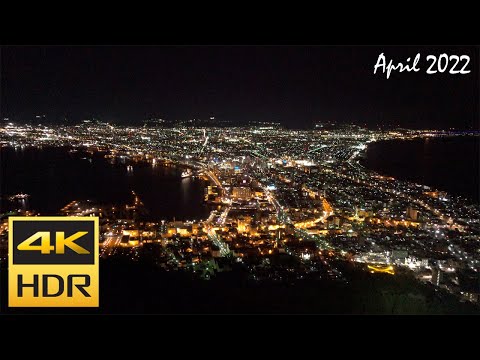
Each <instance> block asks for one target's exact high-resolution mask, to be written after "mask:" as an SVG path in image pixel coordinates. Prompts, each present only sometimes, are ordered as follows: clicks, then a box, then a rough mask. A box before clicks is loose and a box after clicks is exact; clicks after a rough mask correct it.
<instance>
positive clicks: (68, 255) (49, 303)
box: [8, 216, 99, 307]
mask: <svg viewBox="0 0 480 360" xmlns="http://www.w3.org/2000/svg"><path fill="white" fill-rule="evenodd" d="M8 228H9V234H8V236H9V237H8V253H9V257H8V283H9V287H8V305H9V306H10V307H98V306H99V275H98V246H99V245H98V242H99V225H98V218H97V217H64V216H52V217H50V216H47V217H10V218H9V221H8Z"/></svg>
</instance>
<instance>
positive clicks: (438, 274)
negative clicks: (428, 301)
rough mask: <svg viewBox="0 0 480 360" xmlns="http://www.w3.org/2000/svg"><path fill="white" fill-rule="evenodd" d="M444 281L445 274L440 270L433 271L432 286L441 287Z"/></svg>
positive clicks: (434, 269)
mask: <svg viewBox="0 0 480 360" xmlns="http://www.w3.org/2000/svg"><path fill="white" fill-rule="evenodd" d="M442 280H443V272H442V270H440V269H439V268H433V269H432V284H433V285H435V286H440V284H441V283H442Z"/></svg>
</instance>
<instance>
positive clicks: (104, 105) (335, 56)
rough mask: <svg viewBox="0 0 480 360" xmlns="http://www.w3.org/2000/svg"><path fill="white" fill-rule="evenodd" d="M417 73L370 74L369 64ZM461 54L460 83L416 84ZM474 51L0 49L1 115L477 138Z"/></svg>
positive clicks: (449, 79)
mask: <svg viewBox="0 0 480 360" xmlns="http://www.w3.org/2000/svg"><path fill="white" fill-rule="evenodd" d="M381 52H384V53H385V55H386V56H387V60H389V59H393V60H395V61H396V62H399V61H402V62H405V60H406V58H407V57H409V56H410V57H412V58H413V57H414V56H415V55H416V53H417V52H420V53H421V55H422V59H421V62H420V68H421V71H420V72H418V73H406V72H404V73H401V74H400V73H396V72H395V73H393V74H392V75H391V77H390V79H388V80H387V79H386V78H385V75H383V74H378V73H377V75H374V74H373V67H374V65H375V63H376V61H377V57H378V55H379V54H380V53H381ZM444 52H445V53H447V54H449V55H451V54H456V55H462V54H466V55H469V56H470V57H471V62H470V64H469V69H470V70H472V71H471V73H470V74H468V75H451V74H448V73H444V74H438V73H437V74H435V75H427V74H426V73H425V71H426V69H427V62H426V59H425V58H426V56H427V55H428V54H434V55H437V56H438V55H439V54H441V53H444ZM478 61H479V56H478V48H474V47H450V48H447V47H417V46H415V47H390V46H374V47H373V46H365V47H350V46H341V47H320V46H310V47H306V46H268V47H267V46H256V47H251V46H230V47H226V46H214V47H211V46H190V47H172V46H169V47H162V46H149V47H145V46H141V47H140V46H116V47H104V46H95V47H84V46H55V47H52V46H50V47H39V46H35V47H11V46H8V47H2V49H1V81H2V89H1V90H2V91H1V112H2V117H5V116H8V117H11V118H13V119H14V120H19V121H21V120H30V119H31V118H33V117H34V115H36V114H47V117H48V118H49V120H54V119H57V120H58V119H63V117H64V116H67V117H68V118H69V119H71V120H82V119H85V118H91V117H92V116H95V117H97V118H100V119H101V120H105V121H113V122H117V123H120V122H122V123H140V122H141V121H142V120H144V119H145V118H148V117H151V116H155V117H161V118H165V119H170V120H174V119H190V118H193V117H197V118H207V117H209V116H211V115H215V116H216V117H217V119H221V120H229V121H232V122H237V123H238V122H243V121H248V120H253V121H280V122H282V123H283V124H285V125H287V126H291V127H303V126H307V125H309V124H311V123H312V122H315V121H333V122H356V123H365V124H368V125H375V124H380V123H388V124H398V125H400V126H405V127H411V128H426V127H436V128H449V127H455V128H474V129H478V128H479V72H478V70H479V66H478Z"/></svg>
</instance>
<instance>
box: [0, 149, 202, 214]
mask: <svg viewBox="0 0 480 360" xmlns="http://www.w3.org/2000/svg"><path fill="white" fill-rule="evenodd" d="M0 151H1V153H0V161H1V164H0V165H1V166H0V176H1V177H2V180H1V189H0V190H1V193H2V195H4V196H6V195H14V194H18V193H27V194H30V197H29V199H28V206H29V208H30V209H32V210H36V211H38V212H40V213H41V214H42V215H49V214H55V213H57V212H58V211H59V210H60V209H61V208H62V207H63V206H65V205H66V204H67V203H69V202H70V201H72V200H93V201H96V202H99V203H105V204H107V203H108V204H109V203H113V204H126V203H131V202H132V193H131V192H132V190H133V191H135V192H136V193H137V194H138V196H139V197H140V199H141V200H142V201H143V203H144V204H145V207H146V208H147V210H148V212H149V216H148V217H149V218H151V219H153V220H160V219H165V220H172V219H173V218H174V217H175V218H176V219H177V220H193V219H203V218H206V217H208V212H209V210H208V208H207V206H206V205H205V204H204V203H203V196H204V188H205V186H206V185H207V184H206V182H205V181H204V180H201V179H194V178H185V179H182V178H181V176H180V175H181V172H182V170H181V169H179V168H175V167H165V166H160V165H157V166H155V167H153V166H152V165H150V164H147V163H135V164H132V165H133V171H131V172H129V171H128V170H127V165H128V163H122V162H120V161H116V162H115V163H113V164H112V163H110V161H109V160H108V159H105V158H104V157H103V155H102V154H95V155H93V156H92V155H89V154H85V153H81V152H75V153H69V152H68V149H65V148H44V149H36V148H26V149H24V150H20V149H18V150H15V149H13V148H2V149H0ZM89 159H90V160H89Z"/></svg>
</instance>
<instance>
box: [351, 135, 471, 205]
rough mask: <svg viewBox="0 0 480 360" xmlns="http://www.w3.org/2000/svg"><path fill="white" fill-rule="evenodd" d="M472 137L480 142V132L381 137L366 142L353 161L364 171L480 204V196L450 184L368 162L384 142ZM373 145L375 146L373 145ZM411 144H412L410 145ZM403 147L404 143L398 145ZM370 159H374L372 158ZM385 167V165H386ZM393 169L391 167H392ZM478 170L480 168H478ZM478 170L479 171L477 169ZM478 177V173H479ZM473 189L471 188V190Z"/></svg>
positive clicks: (387, 143)
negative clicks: (426, 179) (449, 185)
mask: <svg viewBox="0 0 480 360" xmlns="http://www.w3.org/2000/svg"><path fill="white" fill-rule="evenodd" d="M464 138H466V139H472V141H476V142H480V133H470V132H469V133H462V134H445V135H443V134H442V135H437V136H412V137H408V138H400V137H392V138H380V139H374V140H373V141H369V142H367V143H366V144H365V148H364V149H363V150H361V151H359V152H358V154H356V156H355V157H354V158H352V159H351V162H355V166H358V167H359V168H361V170H362V171H365V172H366V173H371V174H375V175H379V176H388V177H392V178H395V179H397V181H402V182H405V183H410V184H416V185H419V186H427V187H429V188H430V189H431V190H432V191H441V192H444V193H447V194H448V195H449V196H456V197H461V198H466V199H467V200H469V201H470V202H472V203H474V204H479V203H480V198H479V197H478V196H477V197H476V196H465V195H463V194H459V193H457V191H452V189H449V188H447V187H448V186H447V185H445V186H443V187H442V186H439V185H438V184H435V181H430V182H426V183H425V182H422V181H418V180H415V176H416V175H413V176H412V175H411V173H410V172H408V171H407V170H405V173H404V174H402V175H400V176H399V173H398V171H389V169H384V170H380V169H378V167H382V166H381V165H377V168H375V166H369V165H368V164H367V162H368V161H369V159H368V152H369V151H372V148H373V147H375V146H382V144H385V145H386V146H392V144H394V143H396V144H405V145H406V146H409V145H410V144H412V145H414V144H415V142H416V141H422V140H423V141H428V140H432V143H435V142H438V140H440V139H446V140H448V139H454V140H457V139H464ZM372 145H373V146H372ZM410 146H411V145H410ZM398 147H402V145H400V146H398ZM477 150H478V152H477V155H475V154H474V155H473V156H478V154H479V153H480V146H479V147H478V148H477ZM394 155H396V154H394ZM370 161H372V160H371V159H370ZM384 168H385V167H384ZM390 170H391V169H390ZM477 170H478V169H477ZM477 172H478V171H477ZM471 176H475V169H472V170H471ZM477 177H478V174H477ZM471 190H472V189H470V191H471Z"/></svg>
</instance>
